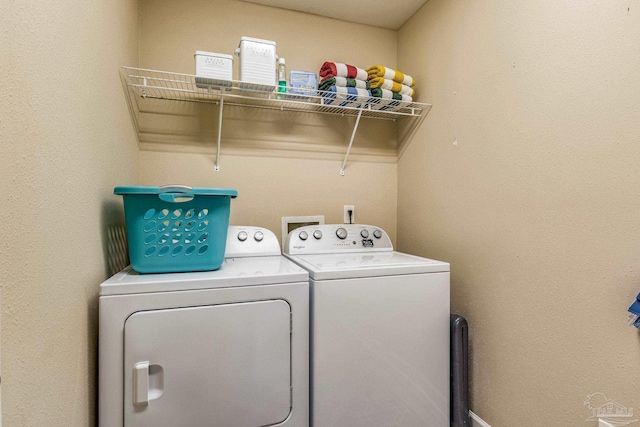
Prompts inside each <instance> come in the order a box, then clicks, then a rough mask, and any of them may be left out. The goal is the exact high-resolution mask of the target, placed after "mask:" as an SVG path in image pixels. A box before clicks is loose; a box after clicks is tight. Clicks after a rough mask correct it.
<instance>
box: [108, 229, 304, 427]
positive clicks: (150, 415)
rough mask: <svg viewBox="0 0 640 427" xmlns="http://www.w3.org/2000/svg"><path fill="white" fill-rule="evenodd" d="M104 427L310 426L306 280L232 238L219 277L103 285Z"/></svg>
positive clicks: (123, 278) (273, 249)
mask: <svg viewBox="0 0 640 427" xmlns="http://www.w3.org/2000/svg"><path fill="white" fill-rule="evenodd" d="M99 332H100V340H99V341H100V349H99V425H100V427H123V426H126V427H177V426H188V427H199V426H203V427H204V426H207V427H211V426H217V427H228V426H233V427H257V426H283V427H306V426H308V425H309V348H308V344H309V281H308V273H307V272H306V271H305V270H303V269H301V268H299V267H298V266H296V265H295V264H293V263H292V262H290V261H289V260H287V259H285V258H284V257H283V256H281V254H280V246H279V244H278V240H277V238H276V236H275V235H274V234H273V233H272V232H271V231H269V230H266V229H263V228H257V227H234V226H232V227H229V233H228V237H227V247H226V258H225V261H224V263H223V265H222V267H221V268H220V269H219V270H217V271H210V272H196V273H167V274H144V275H140V274H137V273H136V272H135V271H133V270H131V269H130V268H128V269H125V270H123V271H122V272H120V273H118V274H116V275H115V276H113V277H111V278H110V279H109V280H107V281H106V282H104V283H102V285H100V329H99Z"/></svg>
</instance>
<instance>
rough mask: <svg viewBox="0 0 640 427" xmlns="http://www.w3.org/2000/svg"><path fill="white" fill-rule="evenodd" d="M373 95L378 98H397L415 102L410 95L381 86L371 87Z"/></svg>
mask: <svg viewBox="0 0 640 427" xmlns="http://www.w3.org/2000/svg"><path fill="white" fill-rule="evenodd" d="M371 95H372V96H374V97H376V98H382V99H395V100H396V101H402V102H413V98H412V97H410V96H409V95H403V94H401V93H396V92H391V91H390V90H387V89H381V88H379V87H377V88H375V89H371Z"/></svg>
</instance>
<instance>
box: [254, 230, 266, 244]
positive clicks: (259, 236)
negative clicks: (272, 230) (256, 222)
mask: <svg viewBox="0 0 640 427" xmlns="http://www.w3.org/2000/svg"><path fill="white" fill-rule="evenodd" d="M253 238H254V239H255V241H256V242H262V239H264V233H263V232H262V231H256V234H254V235H253Z"/></svg>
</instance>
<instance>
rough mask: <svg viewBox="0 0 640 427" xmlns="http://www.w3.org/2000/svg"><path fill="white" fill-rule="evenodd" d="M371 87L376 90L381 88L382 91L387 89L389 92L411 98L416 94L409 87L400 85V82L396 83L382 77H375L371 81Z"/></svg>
mask: <svg viewBox="0 0 640 427" xmlns="http://www.w3.org/2000/svg"><path fill="white" fill-rule="evenodd" d="M369 87H370V88H371V89H375V88H378V87H379V88H381V89H387V90H390V91H391V92H395V93H401V94H403V95H409V96H413V93H414V90H413V89H412V88H410V87H409V86H406V85H403V84H400V83H398V82H394V81H393V80H387V79H385V78H382V77H374V78H373V79H370V80H369Z"/></svg>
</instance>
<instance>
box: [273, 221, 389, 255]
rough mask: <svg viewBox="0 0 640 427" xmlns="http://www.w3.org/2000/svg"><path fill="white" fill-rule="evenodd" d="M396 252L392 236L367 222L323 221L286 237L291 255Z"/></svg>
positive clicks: (287, 249) (286, 248) (297, 230)
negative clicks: (334, 222) (366, 223)
mask: <svg viewBox="0 0 640 427" xmlns="http://www.w3.org/2000/svg"><path fill="white" fill-rule="evenodd" d="M369 251H374V252H381V251H393V244H392V243H391V239H389V235H388V234H387V233H386V232H385V231H384V230H383V229H381V228H380V227H374V226H373V225H364V224H320V225H307V226H304V227H300V228H296V229H295V230H293V231H292V232H291V233H289V235H288V236H287V241H286V243H285V246H284V252H285V253H286V254H289V255H302V254H329V253H345V252H369Z"/></svg>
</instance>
